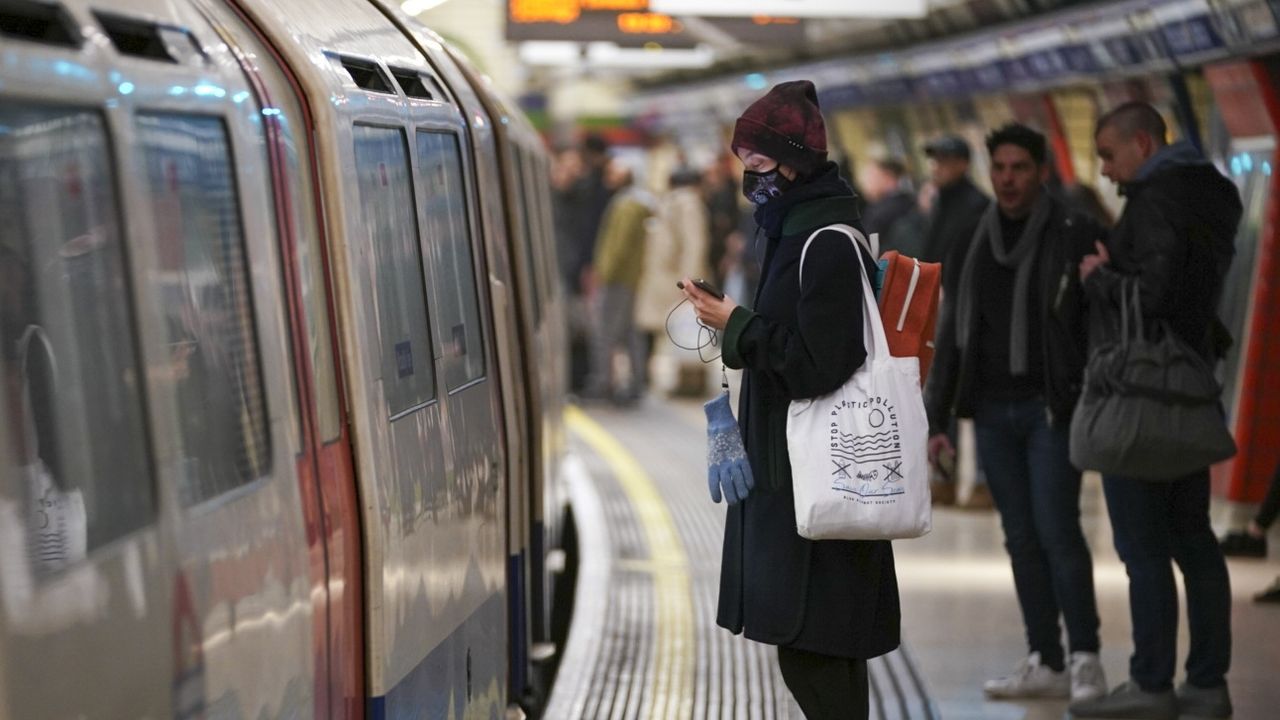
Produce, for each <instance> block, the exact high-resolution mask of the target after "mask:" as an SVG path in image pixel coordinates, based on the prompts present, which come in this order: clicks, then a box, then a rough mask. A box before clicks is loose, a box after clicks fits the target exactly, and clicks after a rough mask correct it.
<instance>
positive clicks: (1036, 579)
mask: <svg viewBox="0 0 1280 720" xmlns="http://www.w3.org/2000/svg"><path fill="white" fill-rule="evenodd" d="M987 150H988V151H989V152H990V153H991V185H992V187H993V189H994V190H995V195H996V202H995V203H993V204H992V205H990V206H989V207H988V209H987V212H986V214H985V215H984V216H983V218H982V220H981V222H979V224H978V228H977V230H976V232H975V234H974V237H973V242H972V243H970V245H969V250H968V253H967V255H966V257H965V260H964V267H963V269H962V270H961V272H960V282H959V286H958V287H957V289H956V293H955V297H954V298H952V297H947V298H943V302H944V303H955V304H954V306H952V308H953V310H954V312H949V313H946V314H942V315H940V317H942V318H944V321H943V322H941V323H940V324H939V326H938V337H937V354H936V356H935V359H934V366H933V370H932V371H931V372H930V374H929V384H928V387H926V389H925V404H926V408H927V410H928V412H929V424H930V434H931V436H932V437H931V439H930V442H929V451H930V455H931V456H933V455H936V454H937V453H940V452H942V451H943V450H945V449H947V448H948V446H949V444H950V443H949V440H948V439H947V436H946V434H945V433H944V432H942V430H944V429H945V428H946V425H947V422H948V421H949V420H950V416H951V415H952V414H953V413H954V415H955V416H956V417H962V418H964V417H968V418H973V424H974V429H975V431H976V432H975V434H976V436H977V447H978V454H979V456H980V457H981V460H982V466H983V468H984V469H985V471H986V476H987V484H988V486H989V488H990V489H991V495H992V497H993V498H994V500H995V504H996V509H997V510H999V512H1000V520H1001V524H1002V525H1003V527H1004V533H1005V547H1006V548H1007V549H1008V551H1009V557H1010V560H1011V563H1012V566H1013V578H1014V587H1015V589H1016V591H1017V596H1018V605H1019V607H1020V608H1021V610H1022V620H1023V624H1024V626H1025V627H1026V633H1027V644H1028V646H1029V648H1028V649H1029V653H1028V655H1027V657H1026V658H1025V659H1023V660H1022V661H1021V662H1019V663H1018V665H1017V667H1016V668H1015V669H1014V671H1013V672H1012V673H1010V674H1008V675H1004V676H1001V677H997V678H995V679H993V680H990V681H988V682H987V683H986V684H985V685H984V686H983V690H984V691H985V692H986V694H987V695H988V696H990V697H995V698H1030V697H1058V698H1071V699H1073V700H1082V699H1085V698H1094V697H1097V696H1099V695H1101V694H1102V693H1104V692H1106V690H1107V683H1106V678H1105V677H1104V676H1103V672H1102V665H1101V663H1100V662H1099V661H1098V645H1099V643H1098V611H1097V603H1096V600H1095V597H1094V591H1093V564H1092V560H1091V558H1090V556H1089V547H1088V545H1086V544H1085V540H1084V535H1083V533H1082V532H1081V531H1080V472H1079V471H1078V470H1076V469H1075V468H1073V467H1072V466H1071V461H1070V459H1069V455H1068V432H1067V428H1068V426H1069V422H1070V417H1071V413H1072V410H1073V408H1074V407H1075V402H1076V399H1077V397H1078V395H1079V389H1080V384H1081V380H1082V377H1083V374H1084V359H1085V353H1086V347H1085V345H1086V342H1085V337H1086V333H1085V322H1084V309H1085V302H1084V296H1083V293H1082V292H1081V290H1080V282H1079V277H1078V272H1077V266H1078V263H1079V260H1080V258H1082V257H1083V256H1084V255H1085V254H1087V253H1088V252H1090V250H1091V248H1092V247H1093V242H1094V241H1095V240H1097V239H1099V238H1100V237H1101V235H1102V230H1101V228H1099V227H1098V226H1097V225H1096V224H1094V223H1093V221H1091V220H1089V219H1087V218H1085V217H1083V216H1079V215H1073V214H1071V213H1070V212H1069V211H1068V210H1067V209H1066V208H1065V207H1064V206H1063V204H1062V203H1061V202H1059V201H1058V200H1056V199H1055V198H1054V197H1053V196H1052V195H1051V194H1050V193H1049V191H1048V189H1047V188H1046V187H1045V182H1046V181H1047V180H1048V176H1049V165H1048V158H1047V154H1048V152H1047V148H1046V143H1045V138H1044V136H1043V135H1041V134H1040V133H1038V132H1036V131H1034V130H1032V129H1030V128H1028V127H1025V126H1022V125H1008V126H1005V127H1003V128H1001V129H999V130H997V131H996V132H994V133H992V134H991V136H990V137H988V138H987ZM1062 624H1065V625H1066V630H1067V639H1068V641H1069V647H1068V648H1067V649H1066V650H1065V651H1064V648H1063V647H1062V641H1061V637H1062V628H1061V626H1062Z"/></svg>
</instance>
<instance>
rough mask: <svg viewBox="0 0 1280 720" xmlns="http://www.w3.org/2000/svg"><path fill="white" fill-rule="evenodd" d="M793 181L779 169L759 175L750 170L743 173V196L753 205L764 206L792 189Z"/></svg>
mask: <svg viewBox="0 0 1280 720" xmlns="http://www.w3.org/2000/svg"><path fill="white" fill-rule="evenodd" d="M791 184H792V183H791V181H790V180H788V179H787V178H786V176H784V175H783V174H782V172H781V171H780V170H779V169H778V168H774V169H772V170H770V171H769V172H764V173H759V172H752V171H750V170H744V171H743V172H742V194H743V195H745V196H746V197H747V199H748V200H750V201H751V203H752V204H753V205H763V204H765V203H767V202H769V201H770V200H772V199H773V198H776V197H778V196H779V195H781V194H782V193H784V192H786V191H787V189H788V188H790V187H791Z"/></svg>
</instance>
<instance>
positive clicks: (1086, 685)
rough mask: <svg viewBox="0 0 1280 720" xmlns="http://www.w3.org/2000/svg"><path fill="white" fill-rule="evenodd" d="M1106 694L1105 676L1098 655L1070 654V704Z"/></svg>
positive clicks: (1092, 653)
mask: <svg viewBox="0 0 1280 720" xmlns="http://www.w3.org/2000/svg"><path fill="white" fill-rule="evenodd" d="M1106 694H1107V674H1106V673H1105V672H1103V670H1102V661H1101V660H1099V659H1098V653H1094V652H1073V653H1071V702H1081V701H1083V700H1092V699H1094V698H1098V697H1102V696H1103V695H1106Z"/></svg>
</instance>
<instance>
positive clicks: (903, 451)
mask: <svg viewBox="0 0 1280 720" xmlns="http://www.w3.org/2000/svg"><path fill="white" fill-rule="evenodd" d="M823 230H838V231H839V232H842V233H844V234H845V235H848V236H849V239H850V240H851V241H853V242H854V243H861V244H863V245H864V246H867V249H868V251H870V247H869V246H868V244H867V239H866V238H865V237H863V236H862V234H861V233H859V232H858V231H857V230H856V229H854V228H852V227H849V226H848V225H831V226H828V227H825V228H822V229H820V230H818V231H817V232H815V233H814V234H813V235H811V236H809V239H808V241H806V242H805V246H804V250H803V251H802V252H801V254H800V282H801V284H803V282H804V258H805V255H806V254H808V252H809V245H810V243H812V242H813V239H814V238H815V237H817V235H818V233H820V232H822V231H823ZM856 250H857V247H856V245H855V251H856ZM858 258H859V261H860V262H861V263H863V264H864V265H865V262H866V261H865V260H863V259H862V253H860V252H859V253H858ZM858 275H859V276H861V278H862V339H863V342H864V343H865V345H866V349H867V360H866V362H865V363H863V365H862V367H860V368H858V370H857V372H855V373H854V374H853V377H851V378H849V380H848V381H847V382H845V384H844V385H843V386H841V387H840V388H839V389H838V390H836V391H835V392H833V393H831V394H829V395H824V396H822V397H819V398H814V399H812V400H796V401H793V402H792V403H791V407H790V408H789V409H788V411H787V450H788V451H789V452H790V454H791V476H792V485H793V487H794V490H795V507H796V529H797V530H798V531H799V533H800V535H801V536H802V537H806V538H808V539H810V540H894V539H899V538H914V537H920V536H921V535H924V534H926V533H928V532H929V530H930V529H931V527H932V516H931V514H930V513H931V509H930V497H929V463H928V438H929V422H928V420H927V419H926V417H925V411H924V398H923V397H922V396H921V393H920V363H919V360H918V359H917V358H914V357H909V358H908V357H902V358H899V357H892V356H890V355H889V342H888V340H886V339H885V333H884V324H883V322H882V321H881V319H880V309H879V307H877V305H876V297H875V293H874V292H873V291H872V289H871V283H870V282H869V281H868V280H867V273H866V272H865V271H864V272H860V273H858Z"/></svg>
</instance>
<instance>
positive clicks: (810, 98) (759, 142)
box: [730, 80, 827, 175]
mask: <svg viewBox="0 0 1280 720" xmlns="http://www.w3.org/2000/svg"><path fill="white" fill-rule="evenodd" d="M730 148H731V149H732V150H733V152H734V153H735V154H736V153H737V152H738V148H746V149H747V150H752V151H754V152H758V153H760V154H761V155H768V156H769V157H771V158H773V159H774V160H777V161H778V162H779V163H782V164H783V165H788V166H790V167H793V168H795V169H796V170H798V171H799V172H800V174H801V175H809V174H812V173H813V172H814V171H815V170H817V169H818V168H819V167H820V166H821V165H822V164H823V163H825V162H826V161H827V126H826V124H825V123H823V122H822V112H821V111H820V110H819V109H818V91H817V89H816V88H814V87H813V83H811V82H809V81H808V80H795V81H792V82H784V83H781V84H779V85H775V86H774V87H773V89H772V90H770V91H769V92H768V93H767V94H766V95H765V96H764V97H762V98H760V99H759V100H757V101H755V102H753V103H751V107H748V108H747V109H746V111H745V112H743V113H742V117H740V118H738V123H737V124H736V125H735V126H734V128H733V142H732V143H730Z"/></svg>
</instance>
